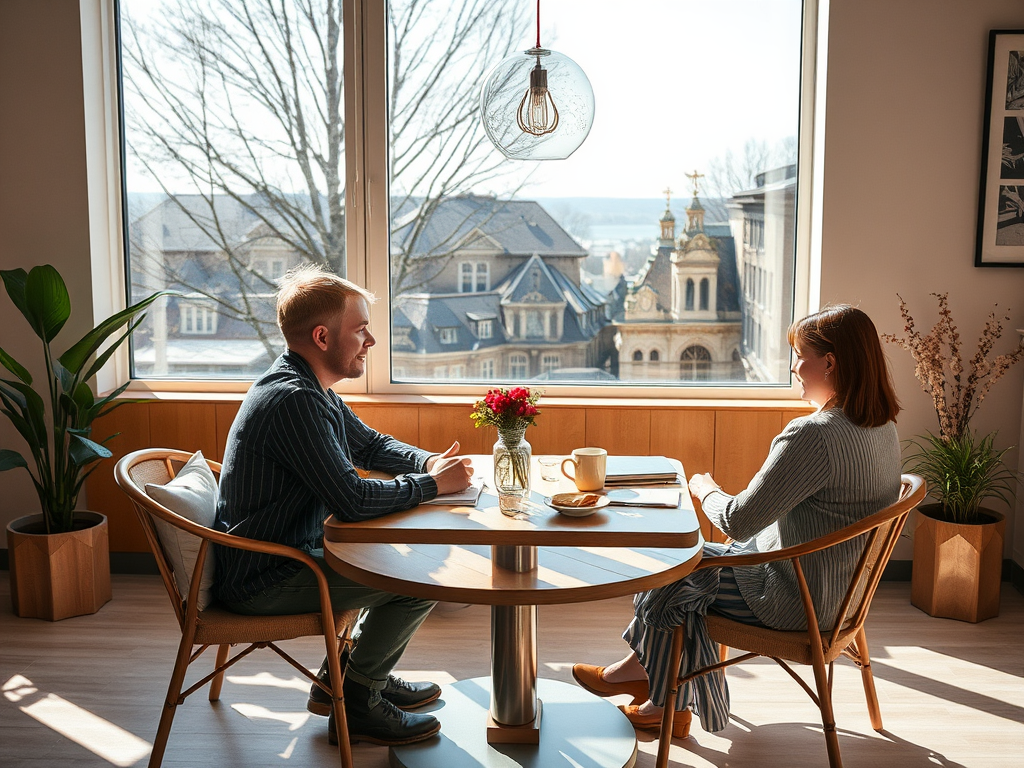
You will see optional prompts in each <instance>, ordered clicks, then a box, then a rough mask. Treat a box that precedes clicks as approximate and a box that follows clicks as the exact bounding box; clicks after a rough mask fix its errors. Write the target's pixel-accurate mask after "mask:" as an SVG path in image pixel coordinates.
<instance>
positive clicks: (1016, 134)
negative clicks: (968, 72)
mask: <svg viewBox="0 0 1024 768" xmlns="http://www.w3.org/2000/svg"><path fill="white" fill-rule="evenodd" d="M988 40H989V42H988V83H987V86H986V88H985V91H986V93H985V128H984V132H983V134H982V141H981V191H980V194H979V195H978V243H977V250H976V252H975V256H974V264H975V266H978V267H1024V29H1016V30H1014V29H993V30H992V31H991V32H989V38H988Z"/></svg>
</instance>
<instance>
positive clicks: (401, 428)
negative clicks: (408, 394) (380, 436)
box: [352, 403, 451, 447]
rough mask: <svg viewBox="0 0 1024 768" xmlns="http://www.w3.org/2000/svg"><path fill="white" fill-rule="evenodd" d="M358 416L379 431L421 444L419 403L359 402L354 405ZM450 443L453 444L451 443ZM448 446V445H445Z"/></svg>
mask: <svg viewBox="0 0 1024 768" xmlns="http://www.w3.org/2000/svg"><path fill="white" fill-rule="evenodd" d="M352 410H353V411H355V414H356V416H358V417H359V418H360V419H362V420H363V422H364V423H366V424H367V425H369V426H371V427H373V428H374V429H376V430H377V431H378V432H382V433H384V434H385V435H391V436H392V437H394V438H396V439H398V440H401V441H402V442H403V443H408V444H409V445H416V446H419V444H420V414H419V411H420V407H419V406H418V405H402V404H398V403H384V404H381V405H368V404H365V403H358V404H356V405H353V406H352ZM448 445H451V443H449V444H448ZM445 447H447V446H445Z"/></svg>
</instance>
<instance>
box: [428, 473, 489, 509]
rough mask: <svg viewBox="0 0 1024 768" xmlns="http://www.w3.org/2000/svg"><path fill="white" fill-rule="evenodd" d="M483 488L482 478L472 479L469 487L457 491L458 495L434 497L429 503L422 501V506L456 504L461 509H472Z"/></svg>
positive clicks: (448, 494) (447, 494)
mask: <svg viewBox="0 0 1024 768" xmlns="http://www.w3.org/2000/svg"><path fill="white" fill-rule="evenodd" d="M483 488H484V479H483V478H482V477H474V478H473V479H472V480H470V481H469V487H468V488H466V489H465V490H462V491H459V492H458V493H446V494H444V495H443V496H435V497H434V498H432V499H431V500H430V501H424V502H423V503H424V504H437V505H440V506H447V505H450V504H458V505H460V506H463V507H474V506H476V502H477V500H478V499H479V498H480V492H481V491H482V490H483Z"/></svg>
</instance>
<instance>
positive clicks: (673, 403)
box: [118, 381, 814, 413]
mask: <svg viewBox="0 0 1024 768" xmlns="http://www.w3.org/2000/svg"><path fill="white" fill-rule="evenodd" d="M159 384H165V382H159ZM175 384H181V385H182V386H181V388H180V389H177V388H176V389H156V388H151V384H150V383H147V382H144V381H136V382H133V384H132V387H130V388H129V389H128V390H127V391H126V392H124V393H123V394H122V395H120V396H119V397H118V399H119V400H127V401H132V400H154V401H158V402H196V403H232V402H241V401H242V399H243V398H244V397H245V391H244V390H241V389H240V387H245V388H246V389H247V388H248V387H247V385H245V384H242V383H240V382H216V383H213V384H211V383H209V382H175ZM225 385H228V386H230V390H228V389H227V388H225V389H220V390H219V391H218V389H219V388H220V387H225ZM481 391H482V390H481ZM338 394H339V395H340V396H341V397H342V399H343V400H344V401H345V402H346V403H349V404H352V405H357V404H358V405H387V404H395V405H398V404H403V405H409V404H431V403H433V404H437V405H472V404H473V403H474V402H476V401H477V400H478V399H480V396H481V395H468V394H457V395H440V394H433V393H417V394H413V393H409V394H366V393H361V392H339V393H338ZM543 406H544V407H545V408H611V409H629V408H665V409H690V410H747V411H777V410H780V409H785V410H795V411H805V412H807V413H810V412H812V411H813V410H814V406H812V405H810V404H809V403H807V402H806V401H804V400H800V399H798V398H786V397H745V398H721V397H709V398H697V397H693V398H668V397H629V398H627V397H623V396H608V397H595V396H587V397H569V396H562V397H558V396H551V397H547V396H546V397H544V399H543Z"/></svg>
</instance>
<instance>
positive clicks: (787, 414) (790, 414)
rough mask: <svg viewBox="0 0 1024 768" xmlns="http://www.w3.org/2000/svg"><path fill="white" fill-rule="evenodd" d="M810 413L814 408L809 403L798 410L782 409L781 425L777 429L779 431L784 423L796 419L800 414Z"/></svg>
mask: <svg viewBox="0 0 1024 768" xmlns="http://www.w3.org/2000/svg"><path fill="white" fill-rule="evenodd" d="M811 413H814V408H813V407H812V406H810V405H808V406H807V407H806V408H803V409H800V410H797V409H792V410H784V411H782V427H780V428H779V431H780V432H781V431H782V430H783V429H785V428H786V425H787V424H789V422H791V421H792V420H793V419H797V418H799V417H801V416H807V415H808V414H811Z"/></svg>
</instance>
